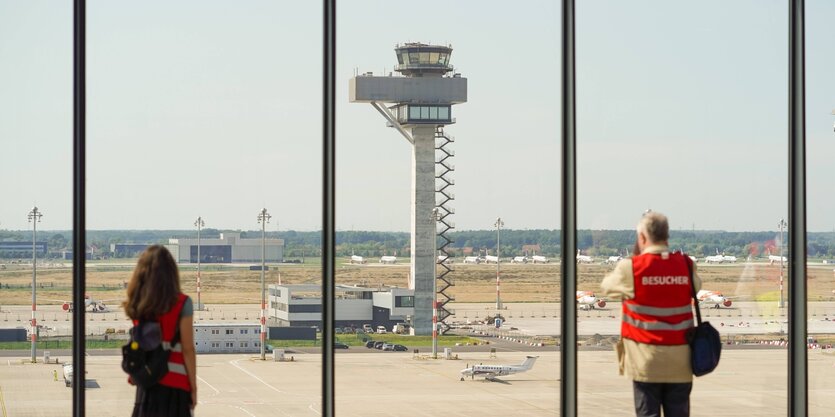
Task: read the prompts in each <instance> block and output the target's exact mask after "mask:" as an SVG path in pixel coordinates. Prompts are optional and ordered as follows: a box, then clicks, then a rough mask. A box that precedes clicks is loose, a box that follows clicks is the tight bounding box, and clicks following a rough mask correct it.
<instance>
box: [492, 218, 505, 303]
mask: <svg viewBox="0 0 835 417" xmlns="http://www.w3.org/2000/svg"><path fill="white" fill-rule="evenodd" d="M493 226H494V227H495V228H496V310H499V311H501V309H502V292H501V291H500V288H501V285H502V280H501V268H500V267H499V264H501V256H502V254H501V236H502V227H504V222H503V221H502V218H501V217H497V218H496V222H495V223H493ZM496 314H498V313H496Z"/></svg>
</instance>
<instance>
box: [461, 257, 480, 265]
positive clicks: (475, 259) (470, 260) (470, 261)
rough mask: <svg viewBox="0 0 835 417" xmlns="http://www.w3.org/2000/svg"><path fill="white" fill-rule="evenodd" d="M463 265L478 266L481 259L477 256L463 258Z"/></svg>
mask: <svg viewBox="0 0 835 417" xmlns="http://www.w3.org/2000/svg"><path fill="white" fill-rule="evenodd" d="M464 263H465V264H478V263H481V257H479V256H465V257H464Z"/></svg>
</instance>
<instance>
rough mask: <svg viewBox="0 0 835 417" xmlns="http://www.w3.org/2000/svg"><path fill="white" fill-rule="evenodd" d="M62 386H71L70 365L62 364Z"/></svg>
mask: <svg viewBox="0 0 835 417" xmlns="http://www.w3.org/2000/svg"><path fill="white" fill-rule="evenodd" d="M64 386H67V387H71V386H72V364H71V363H65V364H64Z"/></svg>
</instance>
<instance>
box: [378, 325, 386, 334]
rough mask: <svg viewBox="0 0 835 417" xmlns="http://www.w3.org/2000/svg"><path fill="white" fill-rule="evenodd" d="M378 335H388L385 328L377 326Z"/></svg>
mask: <svg viewBox="0 0 835 417" xmlns="http://www.w3.org/2000/svg"><path fill="white" fill-rule="evenodd" d="M377 334H386V327H385V326H377Z"/></svg>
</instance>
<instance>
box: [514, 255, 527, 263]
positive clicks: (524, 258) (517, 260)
mask: <svg viewBox="0 0 835 417" xmlns="http://www.w3.org/2000/svg"><path fill="white" fill-rule="evenodd" d="M510 263H512V264H526V263H528V257H527V256H514V257H513V259H511V260H510Z"/></svg>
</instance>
